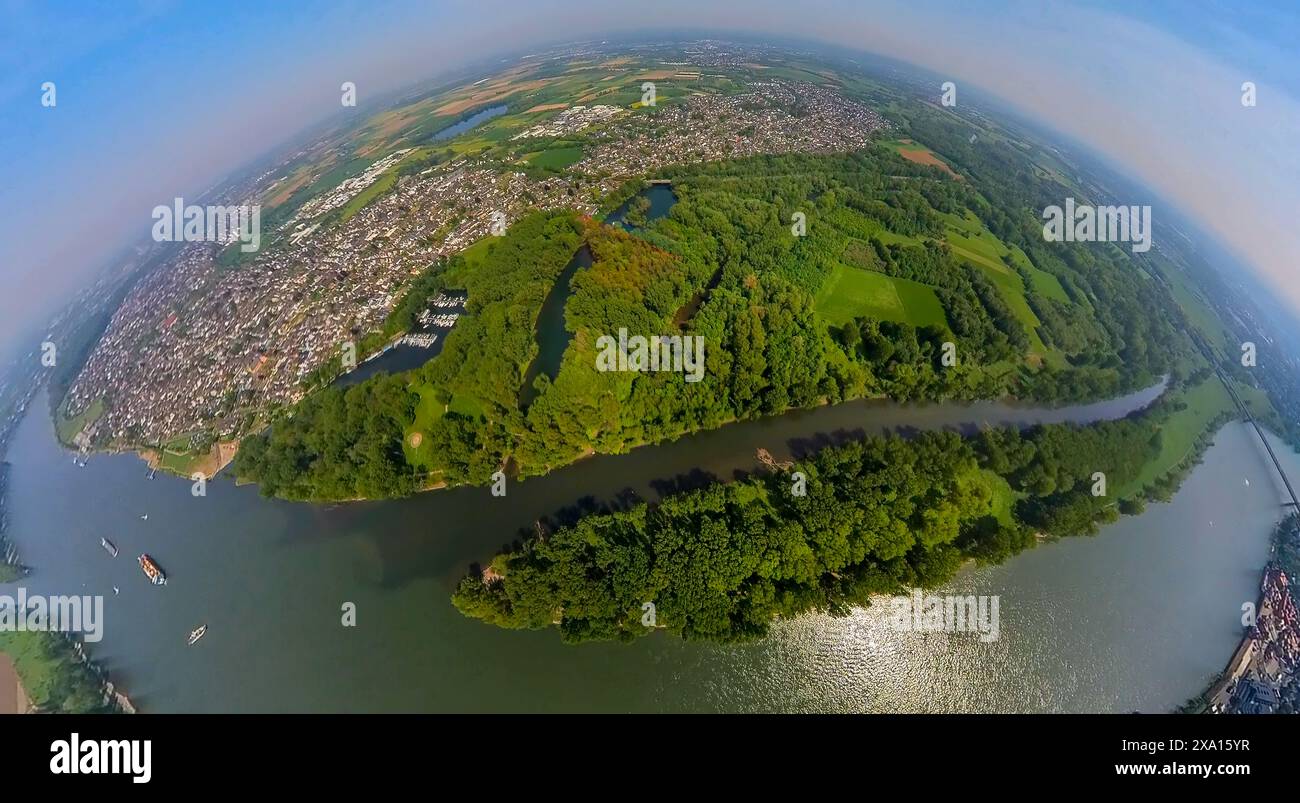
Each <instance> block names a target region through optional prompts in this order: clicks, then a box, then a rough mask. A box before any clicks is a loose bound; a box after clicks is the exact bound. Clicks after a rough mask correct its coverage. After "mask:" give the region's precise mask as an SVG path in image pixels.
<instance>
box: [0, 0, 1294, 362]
mask: <svg viewBox="0 0 1300 803" xmlns="http://www.w3.org/2000/svg"><path fill="white" fill-rule="evenodd" d="M1298 5H1300V4H1296V3H1293V2H1290V1H1289V0H1288V1H1285V2H1284V1H1283V0H1261V2H1254V3H1226V2H1225V3H1220V2H1193V1H1192V0H1187V1H1185V2H1179V0H1147V2H1141V3H1130V2H1097V1H1094V0H1075V1H1074V2H1053V1H1051V0H1047V1H1044V2H1039V1H1037V0H1036V1H1035V2H1028V1H1022V0H973V1H972V0H967V2H938V1H937V0H921V1H920V2H917V1H916V0H912V1H911V2H907V1H906V0H881V1H880V2H865V1H864V0H801V2H799V3H797V4H791V3H789V2H786V0H781V1H780V2H775V1H774V0H754V1H753V2H740V0H732V1H726V0H724V1H723V2H712V3H700V2H698V1H697V0H691V1H687V0H658V2H656V3H653V4H636V5H632V4H624V3H617V2H614V3H611V2H608V0H603V1H602V2H594V0H528V1H527V2H523V1H521V2H502V1H501V0H475V1H474V2H463V1H462V0H452V1H451V2H313V3H306V2H302V3H297V2H277V3H255V2H220V3H216V2H189V3H179V2H163V1H161V0H155V1H154V2H130V1H129V0H121V1H119V2H85V1H83V2H76V3H66V2H41V3H35V2H15V1H14V0H0V148H3V151H0V152H3V153H4V155H5V158H4V161H3V166H0V213H2V214H0V242H2V243H4V244H5V245H4V247H3V250H2V251H0V339H9V338H12V336H13V335H14V334H15V332H17V331H21V330H20V329H19V326H20V325H24V324H27V323H29V322H31V321H33V320H34V319H36V318H37V317H38V316H44V315H46V314H48V312H49V311H51V310H52V308H53V307H54V305H55V304H57V303H58V302H61V301H62V300H63V299H65V298H66V297H67V295H68V294H69V293H71V292H73V291H74V290H76V289H77V288H79V287H80V286H83V285H84V284H85V283H86V282H87V281H88V280H89V278H90V276H91V275H92V269H94V268H97V267H99V266H101V264H102V262H103V261H104V260H106V259H107V258H108V257H110V256H111V255H112V254H113V253H114V252H115V251H116V250H117V249H118V248H120V247H121V246H123V245H125V244H126V243H128V242H131V241H134V240H136V239H138V238H142V237H145V236H147V233H148V226H149V224H150V223H151V222H152V221H151V218H150V217H149V211H150V210H151V209H152V207H153V206H154V205H155V204H157V203H161V202H165V201H166V200H167V199H170V198H172V197H174V196H177V195H181V196H186V195H191V196H192V195H194V194H196V193H197V192H199V191H200V190H202V189H203V188H204V187H206V186H208V185H209V184H210V183H211V182H212V181H214V180H216V179H218V178H220V177H222V176H224V175H225V174H227V173H228V172H230V171H232V170H233V169H235V168H237V167H239V166H241V165H242V164H244V163H246V162H248V161H250V160H251V159H254V158H256V157H257V156H260V155H261V154H262V153H264V152H265V151H266V150H267V149H268V148H270V147H272V146H273V145H275V144H277V143H279V142H282V141H285V140H286V139H287V138H289V137H290V136H292V135H293V134H295V133H296V132H299V131H301V130H302V129H303V128H305V127H306V126H308V125H310V124H312V123H314V122H317V121H319V120H321V119H323V118H324V117H325V116H326V115H330V114H337V113H338V112H339V108H340V107H339V104H338V97H339V91H338V87H339V84H340V83H342V82H343V81H345V80H350V81H354V82H356V84H357V86H358V91H359V94H360V95H361V100H362V101H363V103H364V101H365V100H366V98H367V97H370V96H372V95H375V94H379V93H381V92H384V91H387V90H390V89H394V88H398V87H401V86H405V85H408V84H410V83H412V82H415V81H417V80H420V79H422V78H426V77H430V76H433V75H436V74H438V73H440V72H443V71H447V70H451V69H455V68H457V67H459V66H461V65H463V64H464V63H466V62H467V61H471V60H479V59H483V58H486V57H488V56H491V55H493V54H494V53H500V52H510V51H516V50H519V49H526V48H528V47H529V46H530V45H534V44H544V43H551V42H555V41H562V40H564V39H570V38H571V39H581V38H589V37H592V36H599V35H601V34H606V33H607V34H626V33H636V32H653V31H654V30H655V29H674V30H680V29H684V28H693V27H699V28H709V29H714V30H727V29H733V30H737V31H743V32H747V33H775V34H781V35H791V36H801V37H807V38H811V39H822V40H826V41H830V42H833V43H835V44H838V45H845V46H849V47H853V48H856V49H861V50H865V51H869V52H876V53H880V54H882V55H886V56H891V57H894V58H899V59H902V60H904V61H909V62H911V63H914V64H917V65H919V66H922V67H926V68H928V69H931V70H934V71H936V72H939V73H940V74H944V75H949V76H951V77H952V79H953V80H955V81H957V82H958V84H959V86H960V85H961V84H962V83H963V82H969V83H970V84H972V85H976V86H979V87H980V88H982V89H984V90H987V91H989V92H992V93H993V94H995V95H997V96H999V97H1001V98H1003V99H1004V100H1006V101H1007V102H1008V103H1010V104H1012V105H1013V106H1016V107H1017V108H1019V109H1020V110H1022V111H1024V112H1025V113H1026V114H1028V115H1030V116H1032V117H1036V118H1038V119H1041V120H1042V121H1044V122H1046V123H1047V124H1049V125H1051V126H1052V127H1054V128H1057V129H1059V130H1062V131H1066V132H1069V133H1071V134H1072V135H1073V136H1075V137H1077V138H1078V139H1079V140H1081V141H1083V142H1084V143H1086V144H1088V145H1091V146H1093V147H1094V148H1096V149H1098V150H1099V151H1101V152H1102V153H1103V154H1105V155H1107V156H1108V157H1110V158H1111V160H1112V161H1114V162H1116V163H1117V164H1119V165H1121V166H1123V167H1125V168H1126V169H1128V170H1131V171H1132V174H1133V176H1134V178H1136V179H1137V180H1139V181H1142V182H1143V183H1147V184H1149V185H1151V186H1152V187H1153V188H1154V189H1156V190H1157V191H1158V192H1159V193H1160V194H1161V195H1163V196H1165V197H1168V198H1171V199H1172V200H1173V201H1174V202H1176V203H1177V204H1179V206H1180V207H1182V208H1183V209H1185V210H1187V211H1188V212H1189V213H1191V215H1192V216H1193V217H1194V218H1195V219H1198V220H1199V222H1201V223H1202V224H1203V225H1204V226H1205V228H1206V229H1207V230H1209V231H1211V232H1212V233H1214V234H1216V235H1218V236H1219V237H1220V238H1221V239H1223V240H1225V241H1226V242H1227V244H1228V245H1229V246H1230V247H1231V248H1233V249H1234V251H1236V252H1237V253H1240V254H1241V255H1242V256H1243V257H1244V258H1245V260H1246V261H1247V262H1248V263H1249V264H1251V265H1252V266H1253V267H1254V268H1255V269H1256V270H1257V271H1258V272H1259V273H1260V274H1261V276H1262V277H1264V278H1265V280H1266V281H1270V282H1271V283H1272V284H1273V286H1275V287H1277V288H1279V290H1280V291H1281V292H1282V295H1283V297H1284V298H1286V300H1287V301H1288V302H1290V304H1291V306H1292V308H1293V309H1300V281H1297V277H1296V276H1295V274H1294V271H1295V268H1294V267H1293V266H1294V264H1295V262H1296V261H1297V258H1300V234H1297V232H1296V227H1295V226H1294V224H1292V222H1291V220H1290V217H1291V215H1292V214H1293V212H1294V210H1296V209H1300V146H1297V143H1300V47H1297V46H1296V44H1295V43H1296V42H1297V41H1300V9H1298V7H1297V6H1298ZM1238 6H1243V7H1238ZM1245 80H1251V81H1254V82H1256V83H1257V84H1258V85H1259V87H1260V88H1259V106H1258V107H1257V108H1255V109H1249V110H1247V109H1243V108H1242V107H1241V105H1240V102H1239V98H1240V90H1239V87H1240V84H1241V82H1242V81H1245ZM44 81H54V82H55V83H56V85H57V87H58V105H57V106H56V107H55V108H52V109H47V108H43V107H41V105H40V95H41V90H40V86H41V84H42V82H44ZM1155 211H1156V214H1157V215H1159V210H1158V209H1157V210H1155Z"/></svg>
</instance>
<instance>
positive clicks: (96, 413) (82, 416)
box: [54, 397, 104, 446]
mask: <svg viewBox="0 0 1300 803" xmlns="http://www.w3.org/2000/svg"><path fill="white" fill-rule="evenodd" d="M65 409H66V408H64V407H63V406H62V405H60V406H59V414H58V415H56V416H55V417H54V429H55V431H57V432H58V435H59V440H60V441H62V442H63V443H65V444H67V445H69V446H70V445H72V439H73V438H75V437H77V433H79V432H81V430H83V429H85V428H86V427H87V426H89V425H90V424H93V423H95V422H96V421H98V420H99V417H100V416H101V415H103V414H104V399H103V398H102V397H101V398H98V399H95V400H94V401H93V402H91V403H90V404H89V405H87V407H86V409H84V410H82V411H81V412H80V413H78V414H77V415H74V416H73V417H72V418H64V416H63V413H64V411H65Z"/></svg>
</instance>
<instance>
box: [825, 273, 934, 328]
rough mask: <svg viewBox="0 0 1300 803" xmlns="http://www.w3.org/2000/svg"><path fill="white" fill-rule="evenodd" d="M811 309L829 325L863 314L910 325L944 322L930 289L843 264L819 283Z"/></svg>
mask: <svg viewBox="0 0 1300 803" xmlns="http://www.w3.org/2000/svg"><path fill="white" fill-rule="evenodd" d="M814 308H815V309H816V310H817V314H818V315H820V316H821V317H822V319H823V320H824V321H826V322H827V323H828V324H831V325H832V326H841V325H843V324H845V323H848V322H849V321H851V320H853V319H854V318H857V317H860V316H863V315H868V316H870V317H873V318H879V319H881V320H886V321H898V322H900V323H910V324H911V325H913V326H925V325H927V324H939V325H942V326H946V325H947V318H946V316H945V315H944V313H943V305H941V304H940V303H939V298H938V296H936V295H935V293H934V289H933V288H931V287H928V286H926V285H924V284H921V283H919V282H913V281H909V280H907V279H896V278H892V277H889V276H886V275H885V274H883V273H876V272H875V271H869V270H863V269H861V268H850V267H848V266H846V265H843V264H837V265H836V266H835V269H834V270H833V271H832V272H831V275H830V277H829V278H828V279H827V280H826V283H825V284H823V285H822V288H821V290H820V291H819V292H818V293H817V299H816V302H815V304H814Z"/></svg>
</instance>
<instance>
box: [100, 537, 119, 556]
mask: <svg viewBox="0 0 1300 803" xmlns="http://www.w3.org/2000/svg"><path fill="white" fill-rule="evenodd" d="M99 545H100V546H102V547H103V548H104V551H105V552H107V553H108V554H110V555H112V556H113V557H115V558H116V557H117V545H116V544H114V543H113V542H112V541H110V540H108V539H107V538H101V539H99Z"/></svg>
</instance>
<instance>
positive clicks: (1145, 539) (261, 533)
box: [0, 389, 1300, 712]
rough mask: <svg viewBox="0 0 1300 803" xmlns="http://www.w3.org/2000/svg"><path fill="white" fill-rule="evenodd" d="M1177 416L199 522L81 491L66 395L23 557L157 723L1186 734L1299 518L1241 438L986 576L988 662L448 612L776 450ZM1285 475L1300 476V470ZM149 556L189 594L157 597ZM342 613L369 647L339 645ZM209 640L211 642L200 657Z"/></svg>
mask: <svg viewBox="0 0 1300 803" xmlns="http://www.w3.org/2000/svg"><path fill="white" fill-rule="evenodd" d="M1156 393H1157V389H1151V390H1148V391H1145V392H1143V393H1139V394H1134V395H1133V396H1130V397H1126V398H1124V399H1119V400H1115V401H1112V402H1107V403H1104V404H1102V405H1090V406H1088V407H1085V408H1075V409H1073V410H1055V411H1041V410H1034V409H1032V408H1015V407H1011V406H1008V405H1004V404H995V403H984V404H977V405H971V406H962V405H928V406H921V407H915V406H900V405H894V404H888V403H882V402H851V403H847V404H843V405H837V406H834V407H823V408H819V409H816V410H811V411H800V412H794V413H790V414H787V415H784V416H779V417H776V418H772V419H765V420H761V421H751V422H744V423H739V424H733V425H731V426H727V427H724V428H722V429H720V430H715V431H713V432H708V433H701V434H699V435H695V436H690V437H686V438H682V439H680V440H678V441H676V442H673V443H669V444H662V445H659V446H653V447H645V448H642V449H638V450H635V451H633V452H631V453H629V454H626V455H618V456H600V457H596V458H592V459H590V460H586V461H583V462H581V463H578V464H576V465H573V466H570V467H568V468H565V469H562V470H559V471H556V472H553V473H552V474H550V475H548V476H546V477H541V478H535V479H530V480H528V481H526V482H523V483H518V484H513V485H511V486H510V488H509V490H508V493H507V496H506V497H504V498H494V497H492V496H491V495H490V493H489V491H488V490H487V489H485V488H460V489H455V490H449V491H436V492H432V493H426V494H421V495H419V496H416V497H414V498H411V499H404V500H398V501H389V502H366V503H359V504H349V505H338V506H329V507H323V506H311V505H306V504H295V503H289V502H280V501H274V500H267V499H263V498H261V497H260V496H259V495H258V492H257V489H256V488H254V487H237V486H236V485H235V484H234V483H233V482H231V481H229V480H228V479H217V480H214V481H212V482H210V483H209V484H208V486H207V494H206V496H202V497H196V496H193V495H192V494H191V486H190V483H189V482H188V481H186V480H183V479H180V478H176V477H171V476H163V475H159V476H158V477H157V478H156V479H153V480H148V479H146V478H145V467H144V465H143V464H142V463H141V462H140V461H139V460H138V459H136V458H135V457H132V456H129V455H112V456H110V455H99V456H95V457H92V458H91V460H90V462H89V464H88V465H87V466H86V467H84V468H80V467H77V466H75V465H73V463H72V459H71V457H70V455H69V454H68V453H66V452H64V451H63V450H62V449H60V448H59V447H58V446H57V445H56V443H55V440H54V434H53V428H52V425H51V423H50V420H49V417H48V415H46V414H45V410H46V403H47V402H46V399H45V398H44V395H42V396H41V398H39V399H38V401H37V402H36V403H33V404H32V405H31V408H30V409H31V410H32V411H35V414H34V415H28V416H27V417H26V418H25V419H24V421H23V422H22V423H21V424H20V426H19V428H18V430H17V432H16V433H15V437H14V439H13V442H12V444H11V447H10V450H9V460H10V461H11V463H12V464H13V472H12V485H11V488H10V492H9V505H10V510H11V514H10V515H11V519H10V527H9V531H8V535H9V536H10V537H11V538H12V540H13V541H14V542H15V543H16V544H17V546H18V549H19V550H20V553H21V556H22V558H23V561H24V563H26V564H27V565H29V566H31V567H33V573H32V575H31V576H30V577H28V578H26V579H25V580H24V581H23V585H24V586H26V587H27V588H28V589H29V591H30V592H31V593H44V594H103V595H105V597H106V599H105V619H106V623H105V633H104V640H103V641H102V642H100V643H98V644H93V645H88V652H89V653H90V654H91V655H92V656H93V657H94V658H95V659H96V660H98V661H100V662H101V663H102V664H103V665H104V666H105V667H106V668H107V669H108V670H109V672H110V674H111V675H112V677H113V679H114V680H115V681H116V682H117V683H118V684H119V686H121V687H122V688H123V689H124V690H125V691H126V692H127V693H128V694H129V695H130V696H131V698H132V700H133V702H134V703H135V704H136V705H137V707H139V708H140V709H141V710H142V711H146V712H149V711H155V712H156V711H271V712H278V711H695V710H699V711H742V710H760V711H894V710H897V711H955V710H1009V711H1040V710H1050V711H1083V710H1101V711H1127V710H1132V709H1140V710H1144V711H1157V710H1166V709H1168V708H1170V707H1172V706H1173V705H1176V704H1177V703H1179V702H1181V701H1182V700H1184V699H1185V698H1187V697H1189V696H1191V695H1192V694H1194V693H1196V692H1198V691H1199V690H1200V688H1201V686H1202V685H1203V684H1204V683H1205V682H1206V681H1208V680H1209V678H1210V677H1211V676H1212V675H1213V674H1214V673H1215V672H1217V671H1218V670H1219V669H1220V668H1221V667H1222V665H1223V664H1224V663H1226V661H1227V659H1228V656H1229V655H1230V654H1231V652H1232V650H1233V649H1234V647H1235V645H1236V641H1237V639H1238V637H1239V635H1240V631H1239V628H1238V626H1237V620H1238V617H1239V615H1240V604H1241V603H1242V602H1244V601H1246V600H1251V599H1254V597H1255V588H1256V585H1257V582H1258V572H1259V569H1260V568H1261V566H1262V565H1263V563H1264V561H1265V559H1266V555H1267V547H1268V537H1269V531H1270V529H1271V527H1272V524H1273V522H1274V521H1275V520H1276V519H1277V518H1278V517H1279V515H1280V512H1281V510H1280V508H1279V507H1278V504H1279V499H1280V496H1279V493H1278V490H1277V487H1276V483H1274V481H1273V479H1272V476H1271V473H1270V468H1269V466H1268V465H1266V462H1265V461H1266V457H1264V456H1263V450H1262V447H1261V446H1260V445H1259V443H1258V439H1256V438H1255V436H1254V435H1253V434H1252V433H1251V432H1250V431H1249V430H1248V429H1246V428H1245V426H1244V425H1241V424H1237V423H1232V424H1229V425H1228V426H1227V427H1225V428H1224V429H1223V430H1222V431H1221V432H1220V433H1219V436H1218V438H1217V440H1216V442H1215V445H1214V446H1213V447H1212V448H1211V450H1210V451H1209V452H1208V454H1207V455H1206V460H1205V463H1204V464H1203V465H1202V466H1201V467H1199V468H1198V469H1197V470H1196V471H1195V472H1193V473H1192V475H1191V476H1190V477H1189V478H1188V480H1187V481H1186V483H1185V485H1184V487H1183V488H1182V490H1180V491H1179V493H1178V495H1177V496H1176V497H1175V499H1174V501H1173V503H1172V504H1168V505H1152V506H1150V507H1149V508H1148V510H1147V512H1146V513H1144V514H1143V515H1142V516H1140V517H1135V518H1126V519H1123V520H1121V521H1120V522H1119V523H1117V524H1115V525H1113V526H1111V527H1108V528H1106V529H1105V530H1104V531H1103V532H1102V533H1101V534H1100V535H1099V536H1097V537H1095V538H1079V539H1070V540H1066V541H1063V542H1060V543H1054V544H1046V545H1042V546H1040V547H1038V548H1037V549H1034V550H1032V551H1030V552H1029V553H1027V554H1024V555H1021V556H1019V557H1017V558H1014V559H1012V560H1011V561H1010V562H1008V563H1007V564H1005V565H1003V566H999V567H992V568H981V569H974V570H968V571H965V572H963V573H962V574H961V575H960V576H959V577H958V578H957V580H956V581H955V582H954V583H953V587H954V588H956V589H959V590H961V591H963V592H965V591H967V590H970V593H984V594H994V593H995V594H998V595H1000V597H1001V630H1002V633H1001V638H1000V639H999V640H998V641H996V642H993V643H990V644H985V643H982V642H980V641H978V640H976V639H975V638H974V637H973V636H958V635H951V636H949V635H913V634H900V633H895V632H892V631H886V630H884V629H883V628H882V627H880V621H879V616H880V615H881V614H882V613H883V610H884V609H883V608H879V607H878V608H874V609H868V610H867V611H859V612H858V613H857V614H856V615H855V616H853V617H850V618H849V619H839V620H836V619H830V618H828V617H824V616H809V617H804V618H800V619H796V620H792V621H786V622H781V623H778V624H777V625H776V626H775V628H774V631H773V633H772V635H771V637H770V638H768V639H767V640H765V641H763V642H761V643H757V644H752V645H745V646H719V645H710V644H694V643H684V642H682V641H680V640H676V639H674V638H672V637H669V636H666V635H663V634H656V635H653V636H650V637H648V638H645V639H641V640H639V641H638V642H636V643H635V644H632V645H621V644H589V645H583V646H580V647H571V646H565V645H563V644H561V643H560V640H559V637H558V634H557V633H555V632H554V631H543V632H519V631H506V630H499V629H496V628H494V627H491V626H488V625H484V624H481V623H479V622H477V621H472V620H469V619H466V618H464V617H462V616H461V615H460V614H459V613H458V612H457V611H456V610H455V609H454V608H453V607H452V605H451V603H450V601H449V596H450V594H451V591H452V589H453V588H454V586H455V584H456V582H457V581H458V580H459V578H460V577H461V576H462V575H463V573H464V572H465V570H466V568H467V566H468V564H470V563H471V562H474V561H477V560H480V559H483V558H485V557H487V556H489V555H490V554H492V553H493V552H494V551H495V550H496V549H497V548H498V547H499V546H500V545H502V544H503V543H505V542H507V541H509V540H510V539H511V538H512V537H514V535H515V534H516V533H517V532H518V531H519V530H520V529H521V528H529V527H531V526H532V523H533V521H534V520H535V519H536V518H538V517H539V516H543V515H549V514H553V513H555V512H556V511H557V509H559V508H562V507H564V506H567V505H570V504H572V503H573V502H575V501H577V500H579V499H582V498H584V497H586V498H589V499H595V500H602V501H603V500H610V499H613V498H615V497H616V496H617V495H618V494H619V493H620V492H625V491H626V490H627V489H632V490H633V491H635V492H636V493H637V494H639V495H641V496H643V497H646V498H653V497H655V496H656V495H657V491H658V489H662V488H663V487H664V482H665V481H668V482H669V483H671V482H672V481H673V480H674V478H681V477H687V476H689V475H691V474H692V473H693V472H696V476H697V477H698V472H706V473H708V474H712V475H715V476H721V477H728V476H730V475H731V472H734V471H735V470H738V469H740V470H747V469H750V468H753V467H755V465H756V460H755V456H754V450H755V449H756V448H758V447H764V448H767V449H768V450H769V451H771V452H772V453H773V454H774V455H775V456H776V457H777V458H778V459H781V458H783V457H786V456H789V455H791V454H793V453H796V452H798V451H800V450H802V449H804V448H807V446H808V445H810V444H813V443H817V442H824V441H825V440H828V439H834V438H836V437H844V436H846V435H847V434H848V433H850V432H852V431H854V430H859V431H871V432H875V431H897V430H900V429H903V428H911V427H940V426H952V427H959V428H960V427H964V426H974V425H977V424H980V423H983V422H988V423H1001V422H1019V423H1028V422H1033V421H1055V420H1067V419H1068V420H1091V419H1093V418H1096V417H1099V416H1106V417H1111V416H1115V415H1120V414H1122V413H1123V412H1124V411H1125V410H1128V409H1134V408H1136V407H1140V406H1142V405H1144V404H1146V403H1147V402H1149V401H1150V400H1151V398H1152V397H1153V396H1155V395H1156ZM1275 448H1281V449H1282V451H1281V454H1282V459H1283V461H1284V463H1285V464H1286V465H1287V466H1288V469H1290V468H1292V467H1294V468H1295V469H1296V471H1297V473H1300V458H1298V457H1297V456H1296V455H1295V454H1294V453H1292V452H1291V451H1290V450H1289V449H1286V448H1285V447H1282V444H1280V443H1275ZM1247 479H1248V480H1249V483H1250V484H1249V485H1248V486H1247V485H1246V484H1245V480H1247ZM145 514H147V515H148V519H147V520H146V519H142V518H141V516H143V515H145ZM101 536H107V537H108V538H110V539H111V540H113V541H115V542H116V543H117V546H118V547H119V548H120V550H121V556H120V557H118V558H116V559H113V558H110V557H109V556H108V555H107V554H106V553H105V552H104V551H103V550H102V549H101V548H100V547H99V538H100V537H101ZM146 551H147V552H149V553H150V554H151V555H153V556H154V557H155V558H156V559H157V560H158V561H159V562H160V563H161V565H162V566H163V567H164V569H165V570H166V571H167V572H168V574H169V578H170V582H169V584H168V585H167V586H165V587H162V588H156V587H153V586H151V585H149V584H148V582H147V581H146V579H145V577H144V576H143V574H142V573H141V572H140V570H139V567H138V566H137V565H136V562H135V556H136V555H138V554H139V553H141V552H146ZM114 585H116V586H118V587H119V588H120V589H121V593H120V595H119V596H114V595H113V591H112V587H113V586H114ZM6 588H8V587H5V586H0V592H3V590H4V589H6ZM10 591H11V592H12V589H11V588H10ZM345 602H351V603H354V604H355V605H356V616H357V619H356V626H355V627H343V626H342V625H341V616H342V613H341V606H343V604H344V603H345ZM203 623H207V624H208V625H210V629H209V632H208V634H207V636H206V637H205V638H204V639H203V640H202V641H200V642H199V643H198V644H197V645H195V646H193V647H188V646H186V643H185V637H186V635H187V634H188V633H189V631H190V630H191V629H192V628H194V627H196V626H198V625H199V624H203Z"/></svg>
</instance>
